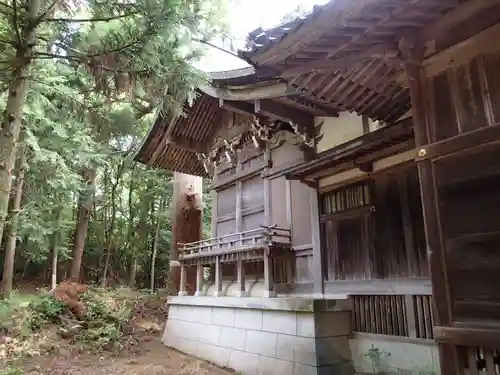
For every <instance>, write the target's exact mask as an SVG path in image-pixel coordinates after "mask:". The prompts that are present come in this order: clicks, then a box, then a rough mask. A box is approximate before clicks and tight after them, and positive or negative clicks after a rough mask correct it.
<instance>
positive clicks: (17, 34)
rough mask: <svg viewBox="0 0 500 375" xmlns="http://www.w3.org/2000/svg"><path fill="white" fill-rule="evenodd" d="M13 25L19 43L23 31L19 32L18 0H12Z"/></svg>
mask: <svg viewBox="0 0 500 375" xmlns="http://www.w3.org/2000/svg"><path fill="white" fill-rule="evenodd" d="M12 26H13V27H14V31H15V32H16V38H17V43H21V33H20V32H19V25H18V24H17V6H16V0H12Z"/></svg>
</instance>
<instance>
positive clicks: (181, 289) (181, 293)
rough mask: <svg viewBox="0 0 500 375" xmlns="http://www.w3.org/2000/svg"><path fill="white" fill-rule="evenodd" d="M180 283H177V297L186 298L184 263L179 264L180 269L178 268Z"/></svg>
mask: <svg viewBox="0 0 500 375" xmlns="http://www.w3.org/2000/svg"><path fill="white" fill-rule="evenodd" d="M180 268H181V269H180V277H179V279H180V282H179V292H178V295H179V296H187V283H186V279H187V277H186V276H187V275H186V265H185V264H184V262H181V267H180Z"/></svg>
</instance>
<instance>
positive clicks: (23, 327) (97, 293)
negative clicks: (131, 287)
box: [0, 289, 134, 375]
mask: <svg viewBox="0 0 500 375" xmlns="http://www.w3.org/2000/svg"><path fill="white" fill-rule="evenodd" d="M77 298H78V303H81V304H82V306H83V313H82V314H78V316H77V315H76V314H75V311H74V310H73V309H71V308H70V306H69V304H68V303H66V302H65V301H60V300H59V299H57V298H56V297H55V296H54V295H53V294H50V293H42V294H39V295H34V296H21V295H13V297H12V298H11V299H9V300H6V301H0V338H1V337H2V335H3V336H7V337H10V338H15V340H14V341H15V342H19V340H21V341H25V342H28V341H32V340H33V337H36V336H37V335H39V336H46V335H45V333H44V332H49V331H47V330H51V331H50V332H54V335H55V337H57V335H60V336H61V337H63V338H65V339H68V340H69V342H70V343H71V342H73V343H76V344H79V345H80V346H81V347H83V348H84V349H86V350H90V351H92V352H99V351H102V350H111V351H117V350H121V349H122V348H123V347H124V345H123V344H124V341H125V340H124V339H125V338H126V337H128V334H129V333H131V324H130V321H131V315H132V310H133V309H132V308H133V307H134V300H133V299H131V298H129V297H126V298H121V296H119V295H118V293H117V292H116V291H106V290H104V289H93V290H88V291H87V292H86V293H84V294H81V295H79V296H78V297H77ZM54 327H55V328H57V329H56V330H54V329H52V328H54ZM14 341H12V340H11V342H14ZM0 342H1V341H0ZM1 350H2V344H0V351H1ZM7 351H9V350H7ZM0 357H1V356H0ZM12 374H14V375H15V374H16V373H12ZM0 375H4V374H3V373H1V372H0ZM8 375H11V374H10V373H8Z"/></svg>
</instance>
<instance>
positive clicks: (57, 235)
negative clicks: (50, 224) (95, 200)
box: [50, 206, 63, 290]
mask: <svg viewBox="0 0 500 375" xmlns="http://www.w3.org/2000/svg"><path fill="white" fill-rule="evenodd" d="M55 211H56V212H55V216H56V225H55V230H54V233H52V242H51V246H50V247H51V253H52V269H51V274H50V289H51V290H54V289H55V288H56V286H57V263H58V262H57V259H58V257H59V243H60V239H61V215H62V211H63V207H62V206H59V207H57V208H56V210H55Z"/></svg>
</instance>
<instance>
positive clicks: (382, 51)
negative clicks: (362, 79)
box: [281, 44, 399, 78]
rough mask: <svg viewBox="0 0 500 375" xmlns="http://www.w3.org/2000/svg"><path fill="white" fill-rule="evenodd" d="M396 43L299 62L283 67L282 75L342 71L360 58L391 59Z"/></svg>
mask: <svg viewBox="0 0 500 375" xmlns="http://www.w3.org/2000/svg"><path fill="white" fill-rule="evenodd" d="M398 53H399V52H398V50H397V46H396V45H390V44H377V45H375V46H372V47H370V48H367V49H362V50H358V51H355V52H350V53H349V54H347V55H346V56H344V57H340V58H335V59H325V60H314V61H313V62H311V63H309V64H301V65H299V66H296V67H292V68H290V69H285V70H284V71H283V72H282V73H281V76H282V77H285V78H286V77H293V76H300V75H303V74H306V73H310V72H314V73H326V72H332V71H337V70H339V71H344V70H347V69H349V68H351V67H352V65H353V64H356V63H358V62H360V61H362V60H366V59H370V58H376V59H393V58H395V57H397V56H398Z"/></svg>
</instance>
